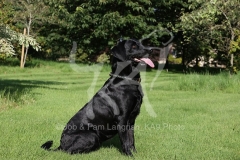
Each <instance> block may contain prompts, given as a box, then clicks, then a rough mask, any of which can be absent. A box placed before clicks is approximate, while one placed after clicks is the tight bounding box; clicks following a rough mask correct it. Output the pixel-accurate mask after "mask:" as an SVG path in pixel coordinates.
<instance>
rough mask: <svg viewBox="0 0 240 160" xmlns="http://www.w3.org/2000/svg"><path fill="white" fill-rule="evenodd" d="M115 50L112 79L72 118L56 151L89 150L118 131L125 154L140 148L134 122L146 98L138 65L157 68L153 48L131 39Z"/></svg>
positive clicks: (78, 151)
mask: <svg viewBox="0 0 240 160" xmlns="http://www.w3.org/2000/svg"><path fill="white" fill-rule="evenodd" d="M111 51H112V56H111V63H112V72H111V73H110V78H109V79H108V80H107V81H106V82H105V84H104V85H103V87H102V88H101V89H100V90H99V91H98V92H97V93H96V94H95V95H94V96H93V98H92V99H91V100H90V101H89V102H88V103H87V104H86V105H85V106H84V107H83V108H82V109H80V110H79V111H78V112H77V113H76V114H75V115H74V116H73V117H72V118H71V119H70V120H69V122H68V123H67V125H66V126H65V128H64V130H63V132H62V136H61V140H60V146H59V147H58V148H57V149H55V150H63V151H66V152H68V153H70V154H75V153H88V152H91V151H94V150H96V149H98V148H99V147H100V145H101V143H102V142H104V141H106V140H107V139H110V138H112V137H113V136H115V135H116V134H118V135H119V138H120V141H121V146H122V151H123V153H125V154H126V155H128V156H132V151H136V149H135V145H134V123H135V119H136V117H137V115H138V114H139V112H140V106H141V103H142V98H143V93H142V89H141V84H140V80H141V79H140V72H139V69H138V66H139V65H140V64H141V65H146V64H148V65H149V66H150V67H154V64H153V62H152V61H151V60H150V59H149V58H147V57H148V54H149V53H150V52H151V48H150V47H145V46H143V45H142V43H141V42H140V41H138V40H135V39H129V40H123V41H120V42H119V43H118V44H117V45H116V46H115V47H113V48H112V50H111ZM52 143H53V142H52V141H48V142H46V143H44V144H43V145H42V146H41V147H42V148H44V149H46V150H50V147H51V146H52Z"/></svg>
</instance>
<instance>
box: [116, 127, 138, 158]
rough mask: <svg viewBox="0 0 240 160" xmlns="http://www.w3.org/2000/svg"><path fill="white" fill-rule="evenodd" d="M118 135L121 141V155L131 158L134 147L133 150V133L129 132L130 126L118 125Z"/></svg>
mask: <svg viewBox="0 0 240 160" xmlns="http://www.w3.org/2000/svg"><path fill="white" fill-rule="evenodd" d="M118 134H119V138H120V141H121V145H122V150H123V153H124V154H126V155H128V156H133V154H132V152H131V149H134V148H135V147H134V148H133V143H134V140H133V139H132V138H133V137H132V135H133V132H132V131H131V130H130V126H128V125H119V126H118ZM129 136H131V137H129Z"/></svg>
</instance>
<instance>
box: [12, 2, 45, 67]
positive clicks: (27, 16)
mask: <svg viewBox="0 0 240 160" xmlns="http://www.w3.org/2000/svg"><path fill="white" fill-rule="evenodd" d="M10 3H11V4H12V5H13V9H14V12H15V14H14V15H15V16H14V17H13V21H14V22H15V23H18V24H20V25H24V27H25V28H26V29H27V35H28V36H29V35H30V31H31V29H32V24H34V23H35V24H41V23H42V22H43V21H47V20H48V19H49V18H47V16H46V15H48V14H49V12H48V11H49V8H48V6H46V5H45V3H44V2H43V1H41V0H19V1H17V2H16V1H14V0H12V1H10ZM32 35H36V34H35V33H34V31H32ZM28 49H29V48H28V46H26V49H25V54H24V57H22V58H23V67H24V65H25V62H26V58H27V54H28Z"/></svg>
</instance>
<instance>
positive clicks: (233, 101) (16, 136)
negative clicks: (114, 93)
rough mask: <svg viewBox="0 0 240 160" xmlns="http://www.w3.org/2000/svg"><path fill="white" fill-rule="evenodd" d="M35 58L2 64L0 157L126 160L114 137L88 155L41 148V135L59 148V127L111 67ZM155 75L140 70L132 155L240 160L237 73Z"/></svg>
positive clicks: (239, 94)
mask: <svg viewBox="0 0 240 160" xmlns="http://www.w3.org/2000/svg"><path fill="white" fill-rule="evenodd" d="M39 63H40V64H39V65H38V67H33V68H25V69H18V67H6V66H1V67H0V132H1V136H0V159H6V160H8V159H34V160H35V159H41V160H42V159H53V160H56V159H66V160H68V159H113V160H115V159H116V160H119V159H132V158H129V157H126V156H124V155H122V154H121V147H120V142H119V139H118V137H117V136H116V137H114V138H113V139H111V140H109V141H107V142H105V143H104V144H103V145H102V147H101V148H100V149H99V150H97V151H95V152H92V153H89V154H78V155H69V154H66V153H63V152H48V151H45V150H43V149H41V148H40V146H41V145H42V144H43V143H44V142H46V141H47V140H53V141H54V145H53V148H55V147H58V145H59V140H60V136H61V132H62V129H63V127H64V125H65V124H66V123H67V122H68V120H69V119H70V118H71V117H72V116H73V115H74V114H75V113H76V112H77V111H78V110H79V109H80V108H81V107H82V106H83V105H84V104H85V103H87V102H88V100H89V98H91V96H93V94H94V93H96V92H97V90H98V89H100V88H101V86H102V85H103V84H104V82H105V81H106V80H107V79H108V77H109V72H110V67H109V68H108V67H106V66H105V67H104V68H103V70H102V71H101V72H100V73H99V72H94V69H91V67H84V66H81V67H82V68H81V69H80V70H75V71H74V69H73V68H71V66H70V65H69V64H68V63H60V64H52V63H49V64H48V63H46V62H44V64H43V65H41V62H39ZM92 67H93V68H94V67H96V66H92ZM89 68H90V69H89ZM96 68H97V67H96ZM157 74H158V72H157V71H155V70H152V71H148V72H143V73H142V78H143V81H142V85H143V89H144V93H145V98H144V102H143V104H142V108H141V113H140V115H139V116H138V117H137V120H136V126H135V143H136V144H135V145H136V148H137V151H138V152H137V153H134V157H135V159H141V160H143V159H146V160H149V159H151V160H155V159H156V160H157V159H159V160H162V159H170V160H171V159H187V160H195V159H222V160H230V159H235V160H237V159H240V88H239V87H240V83H239V80H238V79H239V76H237V77H232V78H227V79H228V80H229V82H228V83H224V82H219V83H218V79H219V78H221V76H218V75H215V76H211V75H206V76H203V75H184V74H177V73H170V72H169V73H166V72H162V73H160V75H159V77H158V78H156V75H157ZM205 77H206V78H205ZM203 79H207V80H206V81H204V83H202V81H203ZM196 80H198V81H199V83H196V82H195V81H196ZM208 81H209V84H208V83H207V82H208ZM215 81H216V83H217V84H215ZM231 81H235V82H234V83H231ZM228 84H229V85H231V87H230V88H228V87H227V86H226V85H228ZM201 85H202V86H201ZM213 85H216V87H212V86H213ZM218 85H220V86H218ZM221 85H223V87H222V86H221ZM211 87H212V88H211ZM238 90H239V91H238Z"/></svg>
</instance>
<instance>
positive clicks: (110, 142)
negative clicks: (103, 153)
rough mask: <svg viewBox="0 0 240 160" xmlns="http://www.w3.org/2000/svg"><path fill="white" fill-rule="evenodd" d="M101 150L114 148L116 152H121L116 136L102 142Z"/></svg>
mask: <svg viewBox="0 0 240 160" xmlns="http://www.w3.org/2000/svg"><path fill="white" fill-rule="evenodd" d="M101 148H116V149H117V150H119V151H122V147H121V143H120V140H119V137H118V135H116V136H114V137H113V138H111V139H109V140H107V141H105V142H103V144H102V146H101Z"/></svg>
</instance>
